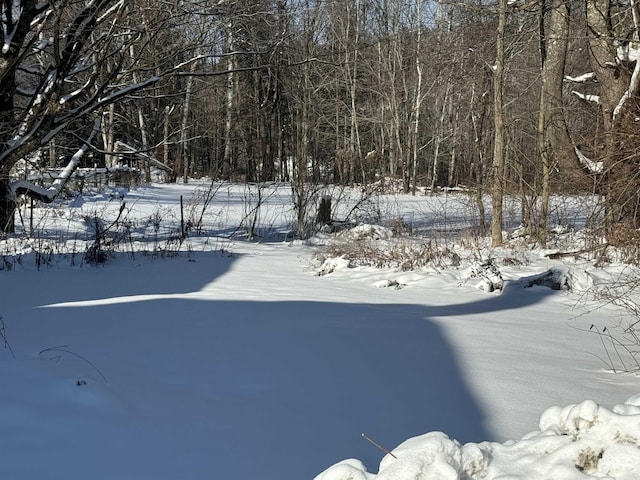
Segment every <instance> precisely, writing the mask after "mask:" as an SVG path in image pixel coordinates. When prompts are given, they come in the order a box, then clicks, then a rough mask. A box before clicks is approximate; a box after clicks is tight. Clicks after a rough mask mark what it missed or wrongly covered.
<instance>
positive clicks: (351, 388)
mask: <svg viewBox="0 0 640 480" xmlns="http://www.w3.org/2000/svg"><path fill="white" fill-rule="evenodd" d="M202 188H203V186H202V185H200V186H192V185H188V186H187V185H166V186H165V185H155V186H153V187H145V188H140V189H136V190H132V191H131V192H122V194H123V196H124V200H125V201H126V202H127V210H126V212H125V219H126V220H127V222H128V223H127V224H126V225H128V226H127V232H128V235H129V236H128V237H126V238H124V240H123V239H120V241H121V242H122V245H124V246H125V247H126V248H125V247H123V248H125V250H126V252H125V253H121V254H119V255H117V256H116V257H115V258H111V259H110V260H109V261H108V262H107V263H106V264H104V265H98V266H91V265H88V264H86V263H83V262H82V259H81V255H78V256H77V258H75V257H74V255H72V254H70V253H68V252H64V251H62V248H61V247H60V246H59V245H60V239H61V238H65V239H66V240H65V245H66V246H67V248H69V249H71V251H72V252H83V251H84V248H85V247H86V246H87V245H90V243H91V239H90V238H89V237H88V236H87V235H89V236H90V233H91V231H90V230H91V221H90V220H91V218H95V217H97V216H103V217H105V218H108V217H109V215H111V217H113V216H114V215H115V214H116V213H115V212H117V211H118V209H119V206H120V203H119V202H120V199H119V198H111V199H110V198H108V197H106V196H95V197H84V198H82V199H77V200H76V201H75V203H74V205H73V208H71V209H67V208H60V209H59V210H57V211H56V210H49V211H48V213H45V214H43V215H42V216H40V217H36V218H35V222H36V225H39V226H40V227H41V229H40V230H39V231H46V232H47V235H48V237H47V238H42V237H40V238H39V239H36V240H34V243H33V244H32V247H35V248H38V247H42V246H48V250H47V252H48V253H47V255H46V258H44V259H40V261H36V258H37V257H36V256H35V254H34V253H33V251H32V250H30V249H29V248H28V247H25V246H24V245H23V246H17V245H15V244H11V245H5V246H3V248H4V249H5V250H4V251H3V259H5V260H6V261H7V262H10V263H11V268H10V269H9V268H5V270H4V271H1V272H0V291H2V302H1V304H0V315H2V318H3V322H4V330H3V333H4V334H5V335H6V338H7V340H8V344H9V346H10V347H11V350H12V352H13V353H14V354H15V359H14V358H12V355H11V352H10V351H9V349H8V348H4V349H0V378H1V379H2V385H1V386H0V474H1V475H0V476H1V477H2V478H7V479H18V480H21V479H34V478H49V479H65V480H74V479H83V480H84V479H86V478H91V479H96V480H99V479H105V480H107V479H109V480H111V479H118V480H121V479H132V480H133V479H136V480H140V479H153V480H159V479H167V480H169V479H172V480H173V479H201V478H221V479H222V478H228V479H251V478H263V479H273V480H276V479H277V480H287V479H291V480H294V479H295V480H298V479H303V478H307V479H313V478H315V477H316V476H319V479H321V480H347V479H352V480H357V479H366V478H374V474H369V473H364V472H363V470H364V468H362V465H363V464H364V465H366V468H367V469H368V471H370V472H378V470H379V467H378V466H379V464H380V462H381V460H382V464H381V465H380V474H379V475H378V476H377V477H375V478H380V479H383V478H384V479H387V480H388V479H393V480H404V479H413V478H416V476H419V475H420V474H421V475H422V478H425V479H431V478H433V479H436V478H437V479H449V478H451V479H454V478H473V479H479V478H488V479H493V478H510V479H523V480H531V479H542V478H548V479H551V478H553V479H554V480H562V479H574V478H575V479H581V478H589V477H587V475H592V476H595V477H600V478H602V477H604V478H606V475H609V477H610V478H615V479H625V480H626V479H633V478H640V467H638V465H640V461H639V460H638V451H640V450H639V448H638V444H639V443H638V442H639V441H640V440H638V439H639V438H640V421H639V420H638V419H639V418H640V415H638V412H640V401H638V400H637V398H636V399H635V400H631V402H630V403H629V404H627V405H626V406H618V407H614V406H615V405H621V404H623V402H624V401H625V400H627V399H629V398H631V397H633V396H634V395H637V394H638V393H640V377H638V376H637V375H636V374H614V373H612V372H610V371H609V370H608V368H607V365H606V362H603V361H602V360H601V359H600V358H598V356H600V357H603V356H604V355H605V354H604V352H603V347H602V343H601V337H600V336H598V335H596V334H594V333H593V332H591V333H589V332H588V330H589V328H590V326H591V325H598V326H599V327H603V326H607V325H610V324H611V323H612V322H616V321H617V319H618V314H617V312H616V311H615V310H614V309H613V308H612V307H603V308H602V309H598V310H595V311H590V310H589V309H587V308H586V306H587V305H588V304H587V302H586V300H585V298H586V297H585V294H586V291H587V290H588V289H589V288H590V285H591V284H590V281H596V280H598V278H600V277H602V278H607V276H610V277H615V275H616V273H617V271H618V270H616V268H617V267H612V268H611V270H610V271H604V270H598V269H593V268H592V267H590V266H588V265H587V264H579V263H578V262H576V261H574V262H573V263H570V264H569V267H568V268H570V269H571V271H572V272H573V273H572V274H573V279H574V282H576V287H578V288H576V289H575V291H572V292H565V291H556V290H552V289H550V288H547V287H544V286H532V287H530V288H525V283H526V282H522V281H521V280H522V279H523V278H525V279H526V278H532V277H533V276H534V275H537V274H540V273H542V272H544V271H546V270H547V269H549V268H551V267H554V266H558V267H563V268H566V267H567V264H561V263H560V262H559V261H553V260H549V259H548V258H546V257H543V256H542V255H541V252H533V253H532V252H526V256H527V258H528V261H527V262H522V263H520V264H514V265H511V266H505V267H503V268H501V271H502V274H503V276H504V280H505V288H504V289H503V291H502V292H492V293H488V292H486V291H483V290H481V289H479V288H477V283H478V282H477V281H476V280H474V279H469V278H468V277H466V276H465V275H466V272H467V271H466V270H465V267H464V265H463V266H460V267H459V268H447V269H430V268H424V269H420V270H415V271H409V272H403V271H399V270H397V269H391V268H382V269H380V268H373V267H370V266H357V267H353V266H352V267H350V268H349V267H346V265H344V264H343V265H342V266H340V265H338V267H337V268H335V269H334V270H333V271H332V272H331V273H329V274H327V275H323V276H319V275H318V268H319V265H317V263H314V262H313V260H312V257H313V254H314V252H316V251H317V250H318V249H319V248H322V247H319V246H317V244H320V243H323V242H324V241H325V240H326V238H324V237H322V236H320V237H318V238H316V239H314V241H313V242H301V241H291V239H290V238H289V237H288V233H287V229H288V226H289V225H290V224H291V221H292V218H293V215H294V212H293V211H292V209H291V207H290V206H288V204H287V202H288V197H287V195H288V192H287V190H286V189H285V188H281V189H278V188H275V189H274V190H271V191H270V192H269V195H268V196H266V197H265V198H266V200H265V202H264V204H263V206H262V207H261V208H260V209H259V210H255V211H254V210H253V206H255V202H256V197H255V196H254V195H255V191H254V193H252V192H251V191H250V192H247V191H238V190H232V189H229V190H226V191H220V192H218V193H217V194H216V197H215V198H214V199H213V200H212V202H211V205H210V207H209V209H208V213H207V222H208V223H207V225H206V228H204V229H203V233H204V234H203V235H199V236H198V235H195V233H194V234H193V235H190V236H189V237H188V238H187V239H186V240H185V242H183V243H182V244H180V249H181V252H180V254H178V255H173V254H172V252H171V251H169V250H170V249H169V248H168V247H169V246H175V245H176V241H175V237H174V235H175V222H176V221H177V219H179V217H180V214H179V198H180V196H181V195H182V196H183V197H184V198H185V199H187V211H189V208H192V207H193V208H194V209H195V210H196V213H197V204H196V203H195V202H193V203H190V201H189V198H195V197H198V195H201V194H202ZM444 202H445V200H443V199H432V200H428V199H426V198H421V199H416V198H412V197H394V198H391V199H385V200H384V201H382V200H381V201H380V203H379V204H377V205H375V207H376V208H377V210H378V212H381V213H382V214H383V215H382V216H384V217H392V216H402V217H404V218H405V219H408V220H412V221H415V222H416V223H420V222H422V225H419V228H426V227H433V226H434V225H436V226H438V225H442V226H443V229H442V232H444V233H447V232H445V230H446V229H452V230H453V229H459V228H462V227H460V226H459V225H458V222H459V221H460V223H462V222H461V220H462V219H463V217H464V213H465V212H464V205H463V206H462V207H460V210H458V214H454V213H452V212H455V211H456V210H455V205H453V204H451V205H449V204H447V205H446V206H447V209H446V210H447V212H448V215H449V216H448V217H447V218H446V219H445V218H443V216H442V211H444V209H442V207H443V205H444ZM446 202H452V200H450V199H449V200H446ZM434 205H436V207H438V208H440V209H442V210H440V211H438V212H436V213H434V212H435V210H434ZM345 208H346V207H345ZM52 212H54V213H52ZM252 212H253V213H256V214H259V217H258V218H257V219H256V222H255V223H253V224H258V225H260V226H262V227H263V228H264V229H265V230H267V231H268V232H270V233H271V234H272V235H271V237H270V238H272V239H273V240H272V241H264V242H262V243H257V242H245V241H240V240H237V235H236V236H234V235H233V234H234V233H235V234H237V233H238V225H241V224H243V225H245V226H246V225H247V224H249V223H251V222H246V219H247V218H249V217H250V216H251V215H252V214H253V213H252ZM41 213H42V212H39V213H38V214H39V215H40V214H41ZM98 214H99V215H98ZM567 215H572V214H571V213H567ZM576 215H578V213H576ZM188 216H189V213H188V212H187V217H188ZM172 222H173V223H172ZM243 222H244V223H243ZM167 225H173V227H171V228H169V227H167ZM87 232H88V233H87ZM444 233H443V235H444ZM141 239H144V240H145V242H146V245H147V246H149V245H150V244H151V245H152V246H153V245H155V246H156V247H157V248H156V251H155V253H153V254H146V255H145V254H143V253H141V252H139V248H140V246H141V245H142V242H141ZM165 247H167V248H165ZM20 249H22V250H20ZM498 253H499V252H496V254H498ZM512 254H513V252H506V253H505V255H512ZM518 255H522V256H524V255H525V253H521V252H519V253H518ZM17 259H18V260H17ZM72 264H73V265H72ZM7 265H9V264H8V263H6V262H5V267H6V266H7ZM385 286H386V287H387V288H383V287H385ZM393 287H396V288H393ZM587 400H593V401H594V402H597V404H599V405H601V407H598V406H597V405H596V404H595V403H593V402H585V401H587ZM572 404H577V406H576V407H573V408H572V407H569V408H566V409H559V408H550V407H552V406H555V405H558V406H560V407H565V406H569V405H572ZM543 412H546V413H544V416H543V417H542V420H540V417H541V415H542V414H543ZM539 428H542V429H544V430H545V432H544V433H541V434H536V433H529V432H534V431H536V430H538V429H539ZM428 432H444V434H446V436H447V437H445V436H444V435H443V434H439V433H428ZM362 433H366V434H367V435H368V436H370V437H371V438H373V439H374V440H375V441H377V442H379V443H380V444H381V445H383V446H384V447H385V448H387V449H389V450H391V449H394V448H395V447H396V446H397V445H400V444H401V445H400V446H399V447H398V448H397V449H396V450H394V451H393V452H392V453H393V454H394V455H395V456H396V457H398V458H397V459H396V458H394V457H393V456H391V455H385V453H384V452H382V451H381V450H379V449H377V448H376V447H374V446H373V445H372V444H370V443H369V442H367V441H365V440H364V439H363V438H362V437H361V434H362ZM423 434H427V435H426V436H422V435H423ZM527 434H528V435H527ZM525 435H527V437H526V440H522V441H519V442H511V441H510V440H519V439H521V438H522V437H523V436H525ZM416 436H419V437H418V438H414V439H411V440H408V441H406V442H405V440H407V439H409V438H410V437H416ZM403 442H405V443H403ZM469 442H471V443H469ZM504 442H507V443H504ZM464 444H466V445H464ZM346 458H354V459H358V461H355V460H350V461H348V462H347V463H342V464H340V465H339V466H337V467H333V468H330V467H331V465H333V464H335V463H337V462H340V461H342V460H343V459H346ZM360 462H362V463H360ZM323 471H324V473H321V472H323Z"/></svg>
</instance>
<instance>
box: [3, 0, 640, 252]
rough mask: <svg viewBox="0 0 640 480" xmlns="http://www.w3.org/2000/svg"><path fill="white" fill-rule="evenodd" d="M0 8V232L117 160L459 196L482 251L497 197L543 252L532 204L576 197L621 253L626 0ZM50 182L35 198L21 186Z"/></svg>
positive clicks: (176, 1) (184, 171) (541, 225)
mask: <svg viewBox="0 0 640 480" xmlns="http://www.w3.org/2000/svg"><path fill="white" fill-rule="evenodd" d="M0 12H1V15H0V23H1V24H2V29H1V32H0V34H1V35H2V49H1V51H0V225H2V230H3V231H4V232H6V233H10V232H12V231H13V229H14V218H13V217H14V210H15V208H16V205H17V204H18V203H19V202H20V201H22V200H21V199H24V198H28V197H31V198H32V199H35V200H37V201H43V202H50V201H52V200H53V198H55V196H57V195H58V194H59V193H60V191H61V190H62V189H63V187H64V184H65V182H66V181H67V179H68V178H69V177H70V176H71V175H72V173H73V171H74V169H75V168H77V167H80V166H88V167H95V166H99V167H107V168H109V167H114V166H117V165H118V164H119V163H121V162H122V161H123V158H124V157H123V155H122V148H119V146H120V147H121V146H122V145H124V146H126V149H127V152H128V153H129V154H130V153H131V152H137V153H138V154H140V155H143V156H146V157H148V158H153V160H154V162H155V163H156V164H157V163H160V164H162V165H163V166H164V167H166V170H167V171H170V175H169V179H170V180H172V181H176V180H180V179H181V180H182V181H183V182H188V181H189V179H190V178H199V177H210V178H212V179H217V180H230V181H233V182H270V181H288V182H291V183H292V185H293V192H294V196H295V195H296V192H300V191H301V190H304V188H305V187H304V186H305V185H309V184H327V183H331V184H342V185H359V186H363V187H372V188H373V187H381V188H385V189H396V190H397V191H401V192H404V193H414V194H415V193H416V192H417V191H418V189H419V188H420V189H422V190H421V191H424V189H426V191H428V192H435V191H437V190H439V189H444V188H460V189H464V190H465V191H468V192H470V193H471V194H472V195H473V196H474V198H475V199H476V201H477V203H478V206H479V207H481V208H479V211H481V212H482V218H481V219H480V220H479V223H480V226H481V228H483V229H486V231H487V232H489V231H490V232H491V236H492V243H493V245H494V246H495V245H499V244H500V242H501V225H502V198H503V196H504V195H507V194H508V195H518V196H519V197H520V198H521V200H522V218H523V222H524V224H525V226H526V227H527V228H528V229H529V231H530V232H531V234H533V235H535V236H536V237H537V238H538V239H539V241H540V242H541V243H542V244H544V242H545V236H546V225H547V218H548V215H549V198H550V196H551V195H552V194H554V193H560V194H563V193H592V194H595V195H597V196H598V197H600V198H601V200H602V201H601V205H602V208H601V210H600V211H599V212H598V214H596V215H594V216H593V222H594V223H593V225H591V226H592V227H595V228H601V229H603V230H602V231H603V235H604V236H605V237H606V239H607V242H609V243H610V244H612V245H615V244H623V243H626V242H634V241H635V240H636V232H635V230H636V229H637V228H638V227H639V226H640V216H639V212H638V207H639V206H640V196H639V193H638V192H639V189H638V186H639V183H640V180H639V179H638V168H637V163H638V148H637V147H638V138H639V137H638V132H637V123H638V121H639V119H640V112H639V111H638V90H639V89H640V86H639V85H640V65H638V62H637V57H638V52H639V51H640V43H639V33H640V32H639V30H638V26H639V22H640V10H638V5H637V3H636V2H635V1H633V0H620V1H610V0H587V1H586V2H578V1H572V0H567V1H565V0H498V1H497V3H495V2H494V3H492V2H483V1H462V2H457V1H454V2H448V1H442V2H434V1H423V0H408V1H405V0H329V1H322V0H275V1H271V0H259V1H247V0H216V1H213V0H166V1H161V2H158V1H152V0H135V1H124V0H120V1H118V0H50V1H47V2H40V1H36V0H12V1H4V2H2V4H1V6H0ZM152 165H153V163H152V162H151V161H149V162H146V166H145V167H144V170H145V172H144V178H145V180H147V181H149V180H151V177H150V171H151V166H152ZM53 168H58V169H62V170H61V173H60V175H59V176H58V177H57V178H56V180H55V181H54V182H53V185H51V186H49V187H48V188H43V186H42V185H39V184H38V183H39V182H40V183H41V180H38V178H42V175H40V177H38V176H35V177H34V176H32V175H30V174H31V173H32V172H34V171H40V172H45V171H46V170H47V169H53ZM27 173H29V175H28V174H27ZM298 194H299V195H302V193H298ZM489 196H490V199H491V216H490V219H489V218H486V219H485V218H484V207H483V205H484V204H483V202H485V201H486V199H487V198H488V197H489Z"/></svg>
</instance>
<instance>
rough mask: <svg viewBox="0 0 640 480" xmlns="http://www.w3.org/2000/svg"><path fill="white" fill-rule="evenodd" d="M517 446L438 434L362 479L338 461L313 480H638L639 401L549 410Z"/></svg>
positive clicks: (403, 447)
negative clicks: (471, 440)
mask: <svg viewBox="0 0 640 480" xmlns="http://www.w3.org/2000/svg"><path fill="white" fill-rule="evenodd" d="M539 428H540V430H538V431H535V432H532V433H530V434H528V435H526V436H524V437H523V438H522V439H521V440H519V441H513V442H506V443H504V444H499V443H492V442H484V443H479V444H476V443H468V444H466V445H461V444H460V443H459V442H457V441H456V440H453V439H450V438H449V437H448V436H447V435H445V434H444V433H441V432H431V433H427V434H425V435H420V436H417V437H413V438H410V439H409V440H407V441H405V442H403V443H402V444H400V445H399V446H398V447H396V448H395V449H394V450H393V451H391V452H390V453H389V454H388V455H386V456H385V457H384V458H383V459H382V462H381V463H380V469H379V473H378V474H372V473H368V472H367V471H366V468H365V467H364V465H363V464H362V463H361V462H360V461H359V460H354V459H349V460H344V461H342V462H340V463H338V464H336V465H334V466H332V467H331V468H329V469H328V470H326V471H324V472H323V473H321V474H320V475H318V476H317V477H316V478H315V480H373V479H375V480H409V479H411V480H413V479H417V478H419V479H422V480H458V479H485V480H494V479H495V480H497V479H509V480H533V479H554V480H571V479H576V480H578V479H585V478H605V479H615V480H637V479H638V478H640V395H636V396H634V397H632V398H630V399H629V400H627V401H626V402H625V403H624V404H622V405H616V406H614V407H613V409H611V410H609V409H607V408H605V407H602V406H599V405H598V404H596V403H595V402H593V401H591V400H585V401H583V402H582V403H578V404H573V405H569V406H567V407H551V408H549V409H547V410H546V411H545V412H544V413H543V414H542V416H541V418H540V427H539Z"/></svg>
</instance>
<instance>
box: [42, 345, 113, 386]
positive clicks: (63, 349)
mask: <svg viewBox="0 0 640 480" xmlns="http://www.w3.org/2000/svg"><path fill="white" fill-rule="evenodd" d="M68 348H69V347H68V346H67V345H60V346H57V347H50V348H45V349H44V350H41V351H40V353H38V356H40V355H42V354H43V353H45V352H61V353H68V354H70V355H73V356H74V357H78V358H79V359H80V360H84V361H85V362H86V363H88V364H89V365H91V366H92V367H93V369H94V370H95V371H96V372H98V374H99V375H100V376H101V377H102V379H103V380H104V383H109V381H108V380H107V377H105V376H104V375H103V374H102V372H101V371H100V369H99V368H98V367H96V366H95V365H94V364H93V363H91V362H90V361H89V360H88V359H86V358H85V357H83V356H82V355H80V354H78V353H76V352H72V351H71V350H68ZM60 357H61V355H58V356H57V357H52V358H57V359H58V360H59V359H60Z"/></svg>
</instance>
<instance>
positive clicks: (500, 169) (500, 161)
mask: <svg viewBox="0 0 640 480" xmlns="http://www.w3.org/2000/svg"><path fill="white" fill-rule="evenodd" d="M506 24H507V0H500V3H499V13H498V32H497V36H496V64H495V65H494V67H493V69H494V71H493V111H494V128H495V133H494V140H493V142H494V143H493V179H492V181H493V184H492V188H491V201H492V207H491V208H492V210H491V246H492V247H498V246H500V245H502V196H503V194H504V191H503V186H504V164H505V159H504V156H505V148H504V105H503V94H502V87H503V83H504V37H505V35H504V33H505V27H506Z"/></svg>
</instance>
